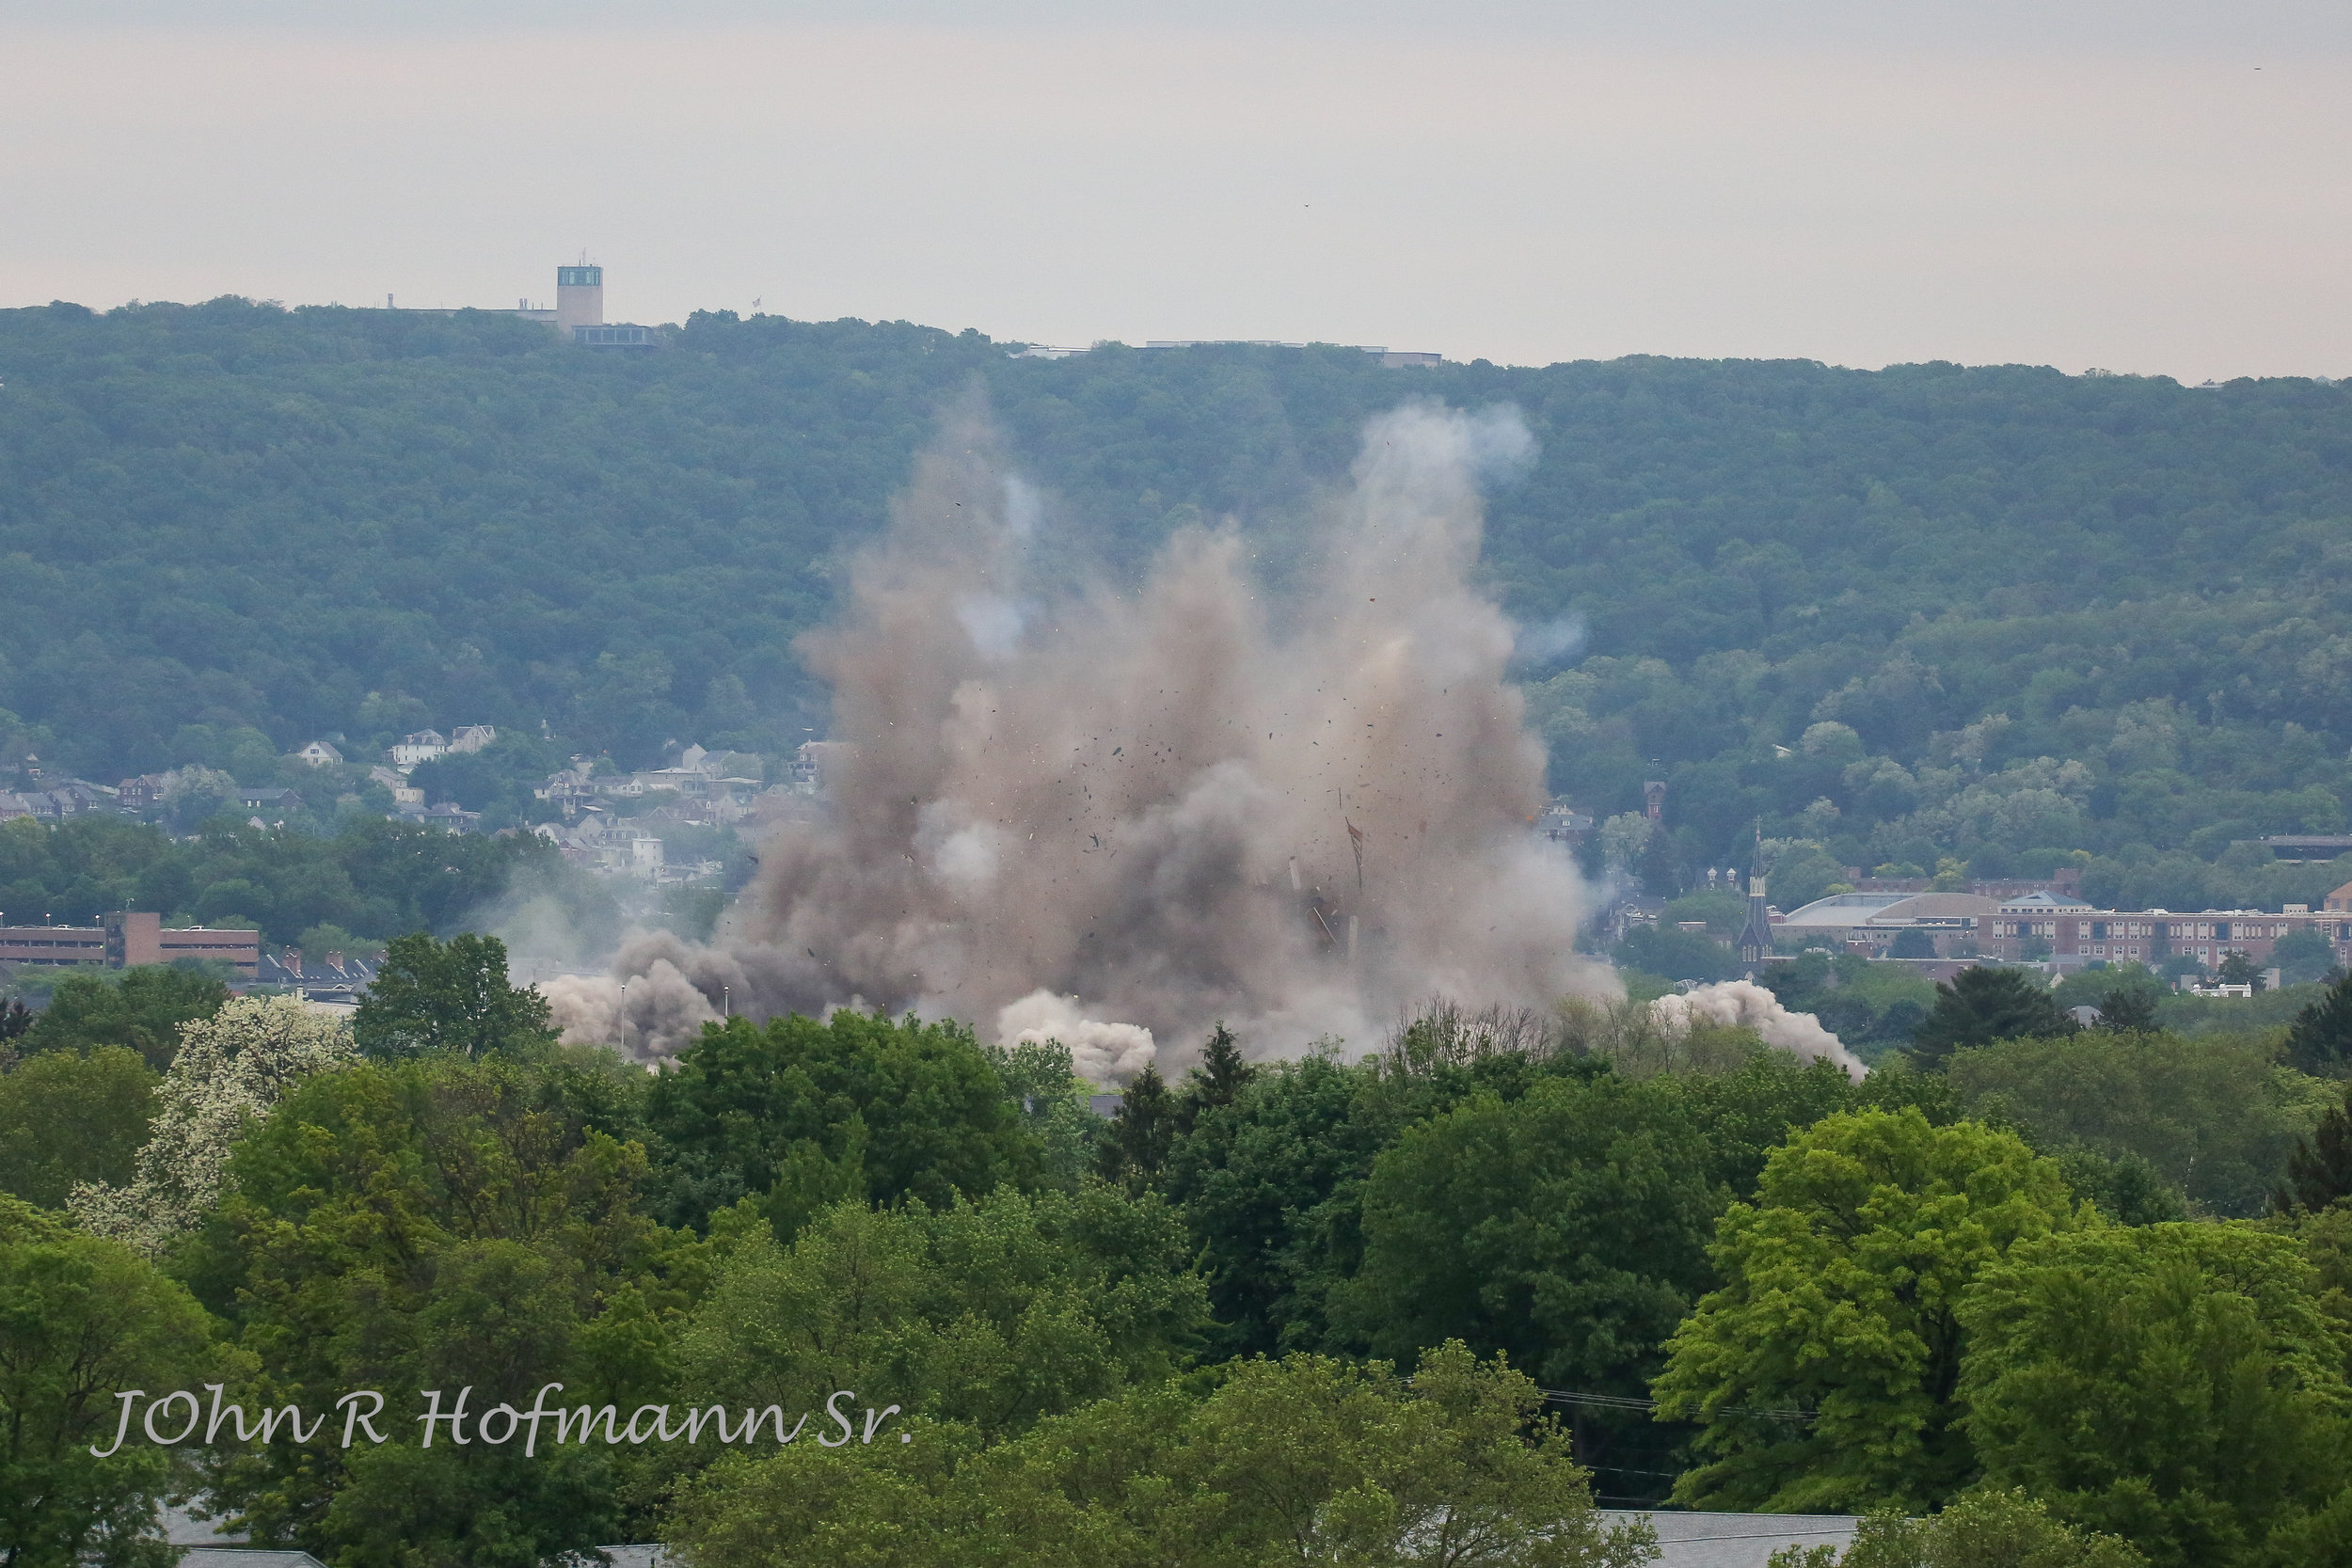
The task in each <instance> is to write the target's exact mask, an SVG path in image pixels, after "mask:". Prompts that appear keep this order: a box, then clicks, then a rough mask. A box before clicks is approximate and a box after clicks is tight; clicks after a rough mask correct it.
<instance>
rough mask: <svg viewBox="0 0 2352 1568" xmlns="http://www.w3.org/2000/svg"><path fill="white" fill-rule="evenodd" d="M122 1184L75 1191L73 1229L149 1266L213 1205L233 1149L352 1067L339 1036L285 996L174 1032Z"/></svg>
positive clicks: (241, 1001) (241, 1005)
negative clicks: (287, 1103) (300, 1092)
mask: <svg viewBox="0 0 2352 1568" xmlns="http://www.w3.org/2000/svg"><path fill="white" fill-rule="evenodd" d="M180 1041H181V1043H180V1050H179V1053H178V1054H176V1055H175V1056H174V1057H173V1058H172V1063H171V1069H170V1070H169V1071H168V1072H167V1073H165V1074H164V1080H163V1084H162V1085H161V1087H160V1088H158V1089H157V1091H156V1094H155V1114H154V1118H153V1121H152V1122H151V1125H150V1129H149V1135H148V1138H147V1141H146V1143H145V1144H144V1145H143V1146H142V1147H141V1148H140V1149H139V1151H138V1156H137V1163H136V1169H135V1175H134V1176H133V1177H132V1179H131V1180H130V1181H129V1183H128V1184H126V1185H122V1186H114V1185H108V1184H105V1183H102V1182H85V1183H83V1184H82V1185H79V1186H77V1187H75V1188H74V1189H73V1190H72V1196H71V1199H70V1207H71V1208H72V1212H73V1217H74V1219H75V1220H76V1221H77V1222H79V1223H80V1224H81V1225H82V1227H84V1228H86V1229H87V1230H89V1231H91V1232H93V1233H94V1234H97V1235H102V1236H111V1237H113V1238H114V1239H115V1240H117V1241H119V1242H121V1243H123V1244H124V1245H126V1246H129V1247H131V1248H132V1249H134V1250H135V1251H137V1252H140V1253H142V1254H145V1255H146V1256H148V1257H153V1256H155V1255H156V1254H157V1253H159V1252H160V1251H162V1250H163V1248H164V1247H165V1245H166V1244H167V1243H169V1242H170V1241H171V1240H172V1239H173V1238H174V1237H176V1236H178V1235H180V1234H182V1233H183V1232H184V1231H186V1230H188V1229H190V1228H191V1227H194V1226H195V1225H196V1224H197V1223H198V1222H199V1221H200V1220H201V1219H202V1218H203V1217H204V1215H205V1213H206V1212H208V1211H209V1210H211V1208H212V1207H213V1205H214V1204H215V1202H216V1201H217V1200H218V1199H219V1197H220V1195H221V1192H222V1190H223V1186H224V1184H225V1182H226V1180H227V1171H228V1167H229V1157H230V1149H231V1148H232V1147H233V1146H234V1145H235V1143H236V1141H237V1140H238V1139H239V1138H240V1137H242V1136H243V1135H244V1134H245V1132H246V1130H247V1129H248V1128H249V1127H250V1126H251V1125H252V1124H253V1123H254V1122H255V1121H257V1120H259V1119H260V1118H262V1117H264V1116H266V1115H268V1113H269V1109H270V1107H271V1106H272V1105H275V1104H276V1103H277V1102H278V1101H279V1100H281V1099H283V1098H284V1097H285V1095H286V1094H287V1092H288V1091H289V1090H291V1089H292V1088H293V1087H294V1085H296V1084H298V1083H300V1082H301V1081H302V1080H303V1079H305V1078H308V1077H310V1075H311V1074H313V1073H317V1072H325V1071H331V1070H333V1069H337V1068H341V1067H343V1066H346V1065H348V1064H349V1063H350V1062H351V1061H352V1060H354V1057H353V1054H352V1049H351V1041H350V1039H349V1037H346V1036H345V1035H344V1033H343V1031H342V1025H341V1024H340V1023H339V1022H335V1021H333V1020H331V1019H325V1018H320V1017H318V1016H317V1015H315V1014H313V1013H310V1012H307V1011H305V1010H304V1008H303V1006H302V1004H301V1003H300V1002H298V1001H296V1000H294V998H293V997H291V996H266V997H264V996H243V997H239V998H237V999H236V1000H235V1001H232V1002H230V1003H228V1004H227V1005H226V1006H223V1007H222V1008H221V1009H220V1011H219V1012H217V1013H215V1014H214V1015H213V1016H212V1017H211V1018H209V1019H199V1020H198V1021H196V1022H191V1023H184V1024H182V1025H181V1027H180Z"/></svg>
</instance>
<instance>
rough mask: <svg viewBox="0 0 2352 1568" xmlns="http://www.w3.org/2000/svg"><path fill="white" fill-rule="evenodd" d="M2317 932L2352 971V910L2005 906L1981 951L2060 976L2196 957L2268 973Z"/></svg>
mask: <svg viewBox="0 0 2352 1568" xmlns="http://www.w3.org/2000/svg"><path fill="white" fill-rule="evenodd" d="M2300 930H2311V931H2317V932H2318V933H2319V934H2320V936H2321V937H2323V938H2324V939H2325V940H2326V941H2327V942H2328V946H2329V947H2330V948H2331V949H2332V950H2333V951H2334V953H2335V958H2336V962H2338V963H2339V964H2343V965H2344V966H2345V967H2347V968H2352V911H2347V910H2324V909H2323V910H2316V911H2314V910H2312V909H2310V908H2308V907H2306V906H2304V905H2301V904H2289V905H2288V906H2287V907H2286V908H2285V910H2284V911H2281V912H2280V913H2278V914H2271V913H2268V912H2266V911H2262V910H2199V911H2194V912H2185V913H2174V912H2173V911H2169V910H2094V909H2092V908H2090V906H2089V905H2087V904H2073V905H2069V904H2059V903H2057V902H2056V901H2047V902H2043V903H2039V904H2037V903H2034V902H2031V901H2029V900H2025V899H2020V900H2017V901H2016V902H2014V903H2007V904H2003V905H2002V906H2001V907H2000V909H1999V910H1998V911H1994V914H1993V915H1992V917H1991V918H1989V919H1985V920H1981V921H1979V923H1978V934H1977V945H1978V950H1979V952H1980V953H1982V954H1983V955H1984V956H1985V957H1986V958H2002V959H2008V960H2010V961H2015V960H2018V959H2022V958H2026V957H2027V956H2028V955H2029V954H2030V955H2031V956H2033V957H2035V958H2046V959H2047V960H2048V961H2049V962H2051V963H2053V964H2055V965H2057V966H2058V968H2059V969H2074V968H2078V967H2080V966H2081V965H2083V964H2086V963H2090V962H2091V961H2092V960H2093V959H2103V960H2105V961H2106V962H2108V963H2142V964H2147V965H2149V966H2150V967H2152V968H2153V967H2154V966H2156V965H2158V964H2161V963H2163V962H2164V960H2165V959H2167V958H2181V957H2185V958H2195V959H2196V960H2197V961H2198V962H2199V963H2200V964H2201V965H2202V966H2203V967H2205V968H2206V969H2215V968H2218V967H2219V966H2220V963H2221V960H2222V959H2223V958H2226V957H2227V956H2229V955H2230V954H2232V953H2243V954H2245V955H2246V956H2247V957H2248V958H2251V959H2252V960H2253V961H2254V965H2255V967H2256V968H2268V967H2269V965H2270V950H2271V948H2272V947H2273V946H2274V945H2276V944H2277V942H2278V941H2279V939H2280V938H2281V937H2283V936H2285V935H2287V934H2288V933H2289V932H2291V931H2300Z"/></svg>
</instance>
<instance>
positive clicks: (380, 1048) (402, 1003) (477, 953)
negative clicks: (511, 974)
mask: <svg viewBox="0 0 2352 1568" xmlns="http://www.w3.org/2000/svg"><path fill="white" fill-rule="evenodd" d="M351 1032H352V1037H353V1038H354V1039H356V1040H357V1041H358V1046H359V1049H360V1051H361V1052H363V1053H366V1054H368V1055H370V1056H379V1057H381V1056H407V1055H418V1054H421V1053H427V1052H451V1053H456V1054H459V1055H465V1056H481V1055H485V1054H487V1053H490V1052H493V1051H517V1050H519V1051H530V1050H532V1049H535V1048H538V1047H542V1046H544V1045H546V1044H547V1043H548V1041H550V1040H552V1039H553V1038H554V1037H555V1036H554V1031H553V1030H552V1029H551V1028H550V1027H549V1026H548V1002H547V998H545V997H543V996H541V995H540V994H539V992H538V991H537V990H535V989H534V988H532V987H528V986H525V987H519V988H517V987H514V986H510V985H508V984H507V983H506V944H505V943H504V942H501V941H500V940H499V939H498V938H496V937H483V936H476V935H474V934H473V933H471V932H469V931H468V932H460V933H459V934H458V935H456V936H453V937H452V938H450V939H449V941H447V942H438V941H436V940H435V939H434V937H433V934H432V933H431V932H429V931H417V932H414V933H412V934H410V935H408V936H405V937H394V938H393V939H392V941H391V942H390V943H389V946H388V947H387V948H386V950H385V954H384V963H383V965H382V967H381V968H380V969H378V970H377V972H376V976H375V980H374V983H373V984H372V985H371V986H369V988H368V991H367V994H366V995H365V996H364V997H362V998H361V999H360V1002H359V1010H358V1015H357V1016H356V1017H354V1018H353V1020H352V1024H351Z"/></svg>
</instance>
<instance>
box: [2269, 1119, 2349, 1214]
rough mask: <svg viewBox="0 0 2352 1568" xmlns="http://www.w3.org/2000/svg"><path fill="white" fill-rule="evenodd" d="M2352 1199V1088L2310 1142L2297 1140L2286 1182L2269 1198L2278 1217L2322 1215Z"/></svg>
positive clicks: (2314, 1133)
mask: <svg viewBox="0 0 2352 1568" xmlns="http://www.w3.org/2000/svg"><path fill="white" fill-rule="evenodd" d="M2347 1197H2352V1088H2346V1089H2345V1091H2344V1103H2343V1104H2340V1105H2331V1106H2329V1107H2328V1112H2327V1114H2326V1115H2325V1116H2322V1117H2320V1118H2319V1125H2318V1126H2317V1127H2315V1128H2313V1129H2312V1134H2311V1136H2310V1137H2309V1138H2307V1139H2302V1140H2298V1141H2297V1142H2296V1146H2295V1152H2294V1153H2293V1154H2290V1155H2289V1156H2288V1157H2287V1173H2286V1180H2285V1181H2283V1182H2282V1183H2280V1186H2279V1187H2278V1188H2277V1189H2276V1190H2275V1191H2273V1192H2272V1194H2271V1195H2270V1207H2271V1209H2272V1210H2273V1211H2275V1212H2279V1213H2282V1214H2286V1213H2293V1212H2296V1210H2298V1209H2299V1210H2302V1211H2304V1212H2307V1213H2313V1214H2316V1213H2319V1212H2322V1211H2324V1210H2326V1209H2327V1208H2328V1207H2329V1206H2330V1205H2332V1204H2334V1203H2335V1202H2337V1201H2338V1200H2339V1199H2341V1198H2347Z"/></svg>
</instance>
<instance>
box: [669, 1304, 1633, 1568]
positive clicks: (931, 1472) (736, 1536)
mask: <svg viewBox="0 0 2352 1568" xmlns="http://www.w3.org/2000/svg"><path fill="white" fill-rule="evenodd" d="M1541 1407H1542V1399H1541V1395H1540V1394H1539V1393H1538V1391H1537V1390H1536V1388H1535V1386H1534V1383H1533V1382H1532V1381H1531V1380H1529V1379H1528V1378H1526V1377H1525V1376H1523V1375H1521V1374H1520V1373H1518V1372H1517V1371H1516V1370H1512V1369H1510V1368H1509V1367H1508V1366H1507V1365H1505V1364H1503V1363H1502V1362H1499V1361H1498V1362H1488V1363H1481V1362H1478V1361H1476V1360H1474V1359H1473V1358H1472V1357H1471V1356H1470V1354H1469V1352H1468V1351H1466V1350H1465V1349H1463V1347H1461V1346H1460V1345H1458V1344H1456V1345H1447V1346H1443V1347H1440V1348H1438V1349H1433V1350H1432V1351H1430V1352H1429V1353H1427V1354H1425V1355H1424V1356H1423V1357H1422V1363H1421V1367H1420V1369H1419V1370H1418V1371H1417V1372H1416V1374H1415V1375H1414V1376H1413V1378H1412V1379H1411V1380H1410V1382H1409V1383H1407V1382H1406V1380H1404V1379H1400V1378H1398V1377H1397V1376H1396V1375H1395V1373H1394V1371H1393V1370H1392V1369H1391V1368H1390V1367H1388V1366H1387V1365H1385V1364H1375V1365H1373V1366H1371V1367H1361V1366H1357V1365H1354V1364H1352V1363H1349V1362H1344V1361H1336V1360H1330V1359H1327V1358H1325V1357H1321V1356H1315V1355H1310V1354H1294V1355H1290V1356H1286V1357H1284V1358H1283V1359H1282V1360H1280V1361H1265V1360H1249V1361H1243V1362H1239V1363H1236V1364H1235V1365H1234V1367H1233V1368H1232V1373H1231V1375H1230V1376H1228V1377H1226V1378H1225V1379H1223V1380H1222V1381H1221V1382H1220V1383H1219V1385H1218V1386H1217V1387H1216V1390H1215V1391H1214V1392H1213V1393H1211V1394H1209V1395H1208V1396H1207V1398H1205V1399H1200V1400H1194V1399H1191V1398H1187V1397H1186V1396H1185V1395H1184V1393H1183V1392H1182V1391H1181V1390H1180V1389H1179V1388H1177V1387H1175V1386H1162V1387H1153V1388H1143V1389H1136V1390H1133V1391H1129V1392H1126V1393H1123V1394H1121V1395H1120V1397H1118V1398H1115V1399H1110V1400H1104V1401H1102V1402H1097V1403H1094V1404H1091V1405H1088V1406H1085V1407H1083V1408H1081V1409H1078V1410H1075V1411H1073V1412H1071V1413H1070V1414H1068V1415H1064V1416H1058V1417H1056V1418H1051V1419H1049V1420H1046V1421H1043V1422H1041V1423H1040V1424H1039V1425H1038V1426H1037V1428H1036V1429H1035V1430H1034V1431H1032V1432H1030V1433H1026V1434H1025V1435H1024V1436H1022V1437H1020V1438H1018V1439H1016V1440H1014V1441H1012V1442H1009V1443H1006V1444H1003V1445H1000V1446H998V1447H995V1448H993V1449H986V1450H982V1451H978V1452H974V1451H972V1450H971V1449H970V1448H969V1446H968V1444H962V1443H959V1441H958V1438H957V1434H956V1433H954V1431H953V1429H952V1428H950V1429H946V1430H942V1429H940V1428H938V1427H935V1426H930V1425H925V1426H923V1427H921V1428H920V1429H919V1435H917V1436H916V1441H914V1443H912V1444H909V1445H904V1446H900V1445H892V1444H880V1445H876V1446H874V1447H872V1448H865V1447H863V1446H860V1445H855V1444H852V1445H850V1446H849V1447H848V1448H845V1449H843V1450H842V1452H841V1453H840V1454H838V1455H825V1454H822V1453H818V1452H812V1451H810V1450H808V1449H806V1448H805V1446H804V1445H796V1446H795V1447H794V1448H791V1449H785V1450H784V1451H782V1452H780V1453H777V1454H774V1455H772V1456H771V1457H767V1458H762V1459H757V1460H736V1461H732V1462H730V1463H727V1464H724V1465H719V1466H717V1467H715V1468H713V1469H712V1470H711V1471H709V1472H708V1474H707V1476H706V1477H705V1478H704V1479H703V1480H702V1481H700V1482H698V1483H697V1484H696V1485H694V1486H692V1487H691V1488H689V1489H688V1490H687V1492H686V1493H685V1495H684V1497H682V1499H681V1502H680V1506H679V1507H678V1509H677V1510H676V1511H675V1513H674V1514H673V1515H672V1519H671V1528H672V1533H671V1535H670V1537H669V1539H670V1540H671V1541H673V1542H674V1543H675V1544H678V1545H680V1546H682V1547H684V1548H685V1549H686V1550H687V1551H689V1552H691V1554H692V1557H693V1560H694V1561H695V1562H697V1563H698V1564H701V1565H703V1568H751V1565H754V1564H762V1565H764V1564H769V1563H778V1564H803V1563H805V1564H816V1563H820V1562H841V1561H850V1562H859V1563H866V1564H870V1565H872V1568H902V1565H903V1568H915V1565H917V1564H921V1565H924V1568H979V1565H981V1564H993V1563H1004V1562H1020V1563H1024V1564H1033V1565H1037V1568H1081V1565H1091V1564H1099V1563H1136V1564H1141V1563H1155V1562H1182V1563H1184V1564H1187V1565H1188V1568H1255V1565H1261V1564H1267V1563H1275V1562H1348V1563H1405V1562H1421V1563H1442V1564H1449V1565H1458V1568H1503V1565H1505V1564H1518V1565H1524V1568H1636V1565H1638V1564H1640V1563H1642V1562H1645V1561H1646V1560H1650V1559H1652V1558H1654V1556H1655V1555H1656V1546H1655V1544H1653V1543H1654V1540H1655V1537H1654V1535H1653V1533H1652V1532H1651V1531H1650V1530H1649V1529H1648V1528H1647V1527H1646V1526H1640V1525H1636V1526H1625V1525H1617V1526H1613V1527H1610V1526H1605V1525H1604V1524H1603V1521H1602V1519H1601V1517H1600V1515H1599V1514H1598V1513H1597V1511H1596V1510H1595V1509H1594V1507H1593V1503H1592V1497H1591V1493H1590V1491H1589V1490H1588V1485H1587V1481H1586V1477H1585V1475H1584V1473H1583V1472H1582V1471H1581V1470H1580V1469H1578V1468H1577V1466H1576V1465H1575V1464H1574V1462H1573V1461H1572V1459H1571V1458H1570V1457H1569V1455H1568V1452H1567V1445H1566V1443H1565V1440H1564V1436H1563V1434H1562V1433H1560V1431H1559V1429H1558V1427H1557V1426H1556V1424H1555V1423H1553V1422H1551V1421H1549V1420H1548V1419H1545V1418H1542V1417H1541V1416H1540V1415H1539V1411H1540V1410H1541ZM910 1435H916V1434H915V1433H910Z"/></svg>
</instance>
